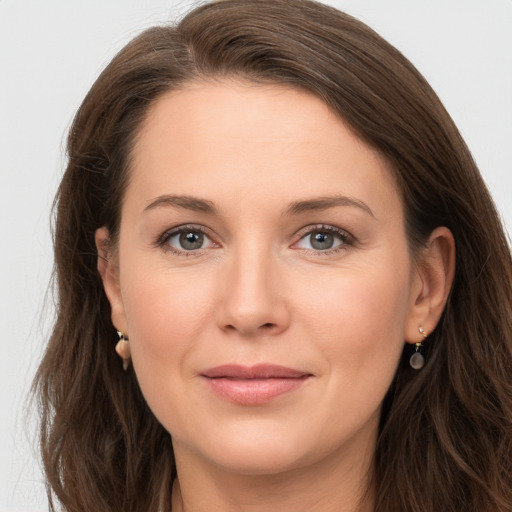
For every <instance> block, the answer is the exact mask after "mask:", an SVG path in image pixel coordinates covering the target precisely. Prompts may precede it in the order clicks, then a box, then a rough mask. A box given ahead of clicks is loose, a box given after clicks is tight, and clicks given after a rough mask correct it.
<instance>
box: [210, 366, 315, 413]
mask: <svg viewBox="0 0 512 512" xmlns="http://www.w3.org/2000/svg"><path fill="white" fill-rule="evenodd" d="M201 376H202V377H203V378H204V379H205V380H206V382H207V384H208V386H209V387H210V389H211V390H212V391H213V392H215V393H216V394H217V395H219V396H221V397H222V398H225V399H227V400H229V401H231V402H234V403H237V404H240V405H262V404H265V403H267V402H270V401H271V400H273V399H274V398H277V397H278V396H280V395H283V394H286V393H290V392H292V391H295V390H297V389H298V388H300V387H301V386H302V385H303V384H304V383H305V382H306V380H308V379H309V377H312V375H311V374H310V373H305V372H303V371H299V370H294V369H292V368H286V367H283V366H277V365H270V364H261V365H256V366H251V367H248V366H240V365H222V366H217V367H215V368H210V369H208V370H206V371H204V372H202V373H201Z"/></svg>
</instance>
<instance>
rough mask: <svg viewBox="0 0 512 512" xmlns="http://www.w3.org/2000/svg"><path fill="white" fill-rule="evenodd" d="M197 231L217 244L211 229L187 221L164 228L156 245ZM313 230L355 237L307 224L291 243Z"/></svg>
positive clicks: (352, 238)
mask: <svg viewBox="0 0 512 512" xmlns="http://www.w3.org/2000/svg"><path fill="white" fill-rule="evenodd" d="M187 230H190V231H199V232H201V233H203V234H204V235H205V236H207V237H208V238H209V239H210V240H211V241H212V242H213V243H215V244H217V245H219V244H220V242H219V240H218V239H219V237H218V236H216V234H215V232H214V231H213V230H211V229H210V228H208V227H206V226H204V225H201V224H193V223H187V224H180V225H178V226H174V227H172V228H169V229H167V230H165V231H164V232H163V233H162V234H161V235H160V236H159V237H158V239H157V242H156V245H164V244H165V243H166V242H167V241H168V240H169V239H170V238H171V237H173V236H175V235H176V234H178V233H181V232H183V231H187ZM315 231H329V232H331V233H334V234H336V235H338V236H340V237H341V238H343V239H345V240H346V241H351V242H354V241H355V240H356V239H355V237H354V236H353V235H352V234H351V233H350V232H348V231H347V230H345V229H343V228H340V227H338V226H333V225H332V224H321V223H316V224H310V225H307V226H304V227H302V228H301V229H299V230H298V231H296V232H295V235H294V236H293V238H294V239H295V241H294V242H293V243H292V245H294V244H296V243H297V242H299V241H300V240H302V239H303V238H304V237H306V236H307V235H309V234H311V233H313V232H315Z"/></svg>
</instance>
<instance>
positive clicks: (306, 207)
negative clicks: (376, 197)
mask: <svg viewBox="0 0 512 512" xmlns="http://www.w3.org/2000/svg"><path fill="white" fill-rule="evenodd" d="M336 206H354V207H356V208H360V209H361V210H363V211H364V212H366V213H367V214H369V215H371V216H372V217H375V215H374V214H373V212H372V210H371V208H370V207H369V206H368V205H367V204H366V203H365V202H364V201H361V200H359V199H354V198H353V197H347V196H332V197H318V198H314V199H308V200H305V201H296V202H293V203H291V204H290V206H289V207H288V208H287V210H286V212H285V213H286V214H288V215H298V214H300V213H304V212H311V211H321V210H327V209H328V208H334V207H336Z"/></svg>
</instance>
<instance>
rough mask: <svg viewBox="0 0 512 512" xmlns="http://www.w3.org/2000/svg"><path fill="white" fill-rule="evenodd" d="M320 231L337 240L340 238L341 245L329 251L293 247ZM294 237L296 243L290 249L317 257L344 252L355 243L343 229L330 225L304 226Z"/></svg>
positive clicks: (353, 238)
mask: <svg viewBox="0 0 512 512" xmlns="http://www.w3.org/2000/svg"><path fill="white" fill-rule="evenodd" d="M322 231H324V232H327V233H331V234H333V235H335V236H337V237H338V238H340V239H341V240H342V242H343V243H341V244H339V245H338V246H336V247H333V248H331V249H325V250H320V249H306V248H301V247H295V246H296V245H297V244H298V243H299V242H300V241H302V240H303V239H304V238H306V237H307V236H309V235H311V234H312V233H315V232H322ZM296 237H297V241H296V242H294V243H293V244H292V249H296V250H301V251H305V252H308V253H311V254H315V255H319V256H322V255H324V256H325V255H329V254H333V253H337V252H340V251H343V250H346V248H347V247H350V246H351V245H354V244H355V242H356V239H355V237H354V236H353V235H351V234H350V233H349V232H348V231H346V230H345V229H342V228H339V227H337V226H332V225H330V224H312V225H309V226H305V227H304V228H302V229H300V230H299V231H298V232H297V234H296Z"/></svg>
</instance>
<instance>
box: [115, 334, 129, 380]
mask: <svg viewBox="0 0 512 512" xmlns="http://www.w3.org/2000/svg"><path fill="white" fill-rule="evenodd" d="M117 335H118V336H119V341H118V342H117V345H116V352H117V355H118V356H119V357H120V358H121V359H122V361H123V370H124V371H126V370H128V366H129V364H130V357H131V352H130V341H129V339H128V337H127V336H125V335H124V333H123V332H121V331H117Z"/></svg>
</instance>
